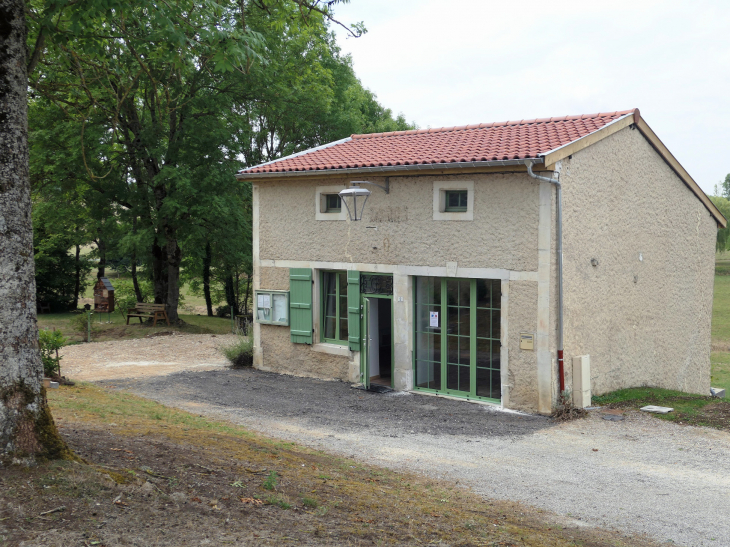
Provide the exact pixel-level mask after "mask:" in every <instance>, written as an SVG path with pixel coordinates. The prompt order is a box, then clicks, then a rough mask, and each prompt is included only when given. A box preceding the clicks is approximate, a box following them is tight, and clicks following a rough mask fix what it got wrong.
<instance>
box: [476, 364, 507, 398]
mask: <svg viewBox="0 0 730 547" xmlns="http://www.w3.org/2000/svg"><path fill="white" fill-rule="evenodd" d="M476 387H477V395H479V396H480V397H490V398H492V399H499V398H500V397H502V392H501V387H502V386H500V381H499V371H496V370H490V369H486V368H478V369H477V386H476Z"/></svg>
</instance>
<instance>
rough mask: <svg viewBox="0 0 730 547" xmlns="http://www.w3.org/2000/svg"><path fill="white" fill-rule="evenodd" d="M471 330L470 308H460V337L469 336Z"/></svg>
mask: <svg viewBox="0 0 730 547" xmlns="http://www.w3.org/2000/svg"><path fill="white" fill-rule="evenodd" d="M470 330H471V313H470V309H469V308H459V335H460V336H469V332H470Z"/></svg>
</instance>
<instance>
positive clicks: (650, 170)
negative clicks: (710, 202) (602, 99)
mask: <svg viewBox="0 0 730 547" xmlns="http://www.w3.org/2000/svg"><path fill="white" fill-rule="evenodd" d="M561 181H562V185H563V204H564V212H563V233H564V239H563V245H564V260H565V271H564V286H565V363H566V369H567V371H568V381H569V382H570V363H571V362H572V361H571V359H572V357H574V356H578V355H586V354H588V355H590V357H591V379H592V390H593V393H594V394H602V393H606V392H608V391H613V390H615V389H620V388H624V387H632V386H642V385H649V386H658V387H664V388H669V389H679V390H682V391H687V392H694V393H707V392H708V390H709V386H710V381H709V378H710V320H711V314H712V289H713V279H714V277H713V275H714V273H713V272H714V247H715V235H716V229H717V224H716V222H715V220H714V219H713V218H712V217H711V216H710V213H709V212H708V211H707V209H706V208H705V207H704V206H703V204H702V203H701V202H700V201H699V200H698V199H697V198H696V197H695V195H694V194H693V193H692V192H691V191H690V190H689V188H687V187H686V186H685V184H684V183H683V182H682V181H681V179H679V177H677V176H676V174H675V173H674V172H673V171H672V170H671V169H670V167H669V166H668V165H667V164H666V163H665V162H664V161H663V160H662V159H661V158H660V156H659V155H658V154H657V153H656V152H655V151H654V149H653V148H652V147H651V145H650V144H649V143H648V142H647V141H646V139H645V138H644V137H643V136H642V134H641V133H640V132H639V131H638V130H632V129H630V128H626V129H623V130H621V131H619V132H617V133H615V134H614V135H612V136H610V137H608V138H606V139H604V140H602V141H600V142H598V143H596V144H594V145H593V146H590V147H588V148H586V149H584V150H582V151H580V152H578V153H576V154H575V155H574V156H573V158H572V159H566V160H563V165H562V173H561ZM591 259H596V260H597V261H598V265H597V266H593V265H591ZM568 385H570V383H568Z"/></svg>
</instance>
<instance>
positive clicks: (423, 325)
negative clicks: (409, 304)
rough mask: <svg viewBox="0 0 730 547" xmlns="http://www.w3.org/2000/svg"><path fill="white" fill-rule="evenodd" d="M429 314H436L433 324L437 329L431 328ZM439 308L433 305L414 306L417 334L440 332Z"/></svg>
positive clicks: (440, 318)
mask: <svg viewBox="0 0 730 547" xmlns="http://www.w3.org/2000/svg"><path fill="white" fill-rule="evenodd" d="M431 313H436V314H437V316H436V317H434V322H437V324H438V327H432V326H431ZM441 320H442V317H441V306H437V305H435V304H427V305H424V304H417V305H416V330H417V331H418V332H441Z"/></svg>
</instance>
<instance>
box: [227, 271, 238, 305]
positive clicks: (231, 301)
mask: <svg viewBox="0 0 730 547" xmlns="http://www.w3.org/2000/svg"><path fill="white" fill-rule="evenodd" d="M226 304H228V309H229V310H230V309H231V306H233V307H234V308H235V307H236V292H235V290H234V288H233V274H230V273H229V274H228V275H227V276H226Z"/></svg>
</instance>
